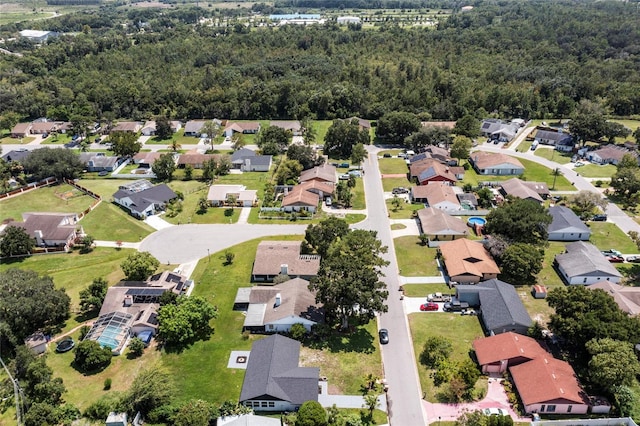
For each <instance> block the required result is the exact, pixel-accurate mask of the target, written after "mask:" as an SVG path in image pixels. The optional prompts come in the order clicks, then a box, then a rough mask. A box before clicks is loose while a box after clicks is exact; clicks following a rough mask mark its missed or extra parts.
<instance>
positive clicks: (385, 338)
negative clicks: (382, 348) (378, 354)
mask: <svg viewBox="0 0 640 426" xmlns="http://www.w3.org/2000/svg"><path fill="white" fill-rule="evenodd" d="M378 338H379V339H380V343H381V344H383V345H386V344H387V343H389V330H387V329H386V328H381V329H380V331H378Z"/></svg>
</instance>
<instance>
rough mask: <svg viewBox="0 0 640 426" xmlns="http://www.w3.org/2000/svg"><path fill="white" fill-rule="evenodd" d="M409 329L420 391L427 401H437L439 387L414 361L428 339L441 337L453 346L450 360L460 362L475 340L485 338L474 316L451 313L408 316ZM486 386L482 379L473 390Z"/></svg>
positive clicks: (467, 355) (429, 371)
mask: <svg viewBox="0 0 640 426" xmlns="http://www.w3.org/2000/svg"><path fill="white" fill-rule="evenodd" d="M409 327H410V329H411V337H412V339H413V350H414V352H415V355H416V363H417V366H418V375H419V376H420V385H421V386H422V391H423V392H425V393H426V400H427V401H430V402H439V401H438V400H437V394H438V392H440V390H441V389H440V388H438V387H436V386H435V385H434V384H433V380H432V379H431V377H430V373H431V370H428V369H427V368H426V367H424V366H423V365H421V364H419V363H418V362H417V358H419V357H420V353H421V352H422V347H423V346H424V342H425V341H426V339H427V337H430V336H442V337H445V338H447V339H448V340H449V341H450V342H451V345H452V346H453V351H452V352H451V357H450V360H451V361H463V360H464V359H466V358H467V357H469V351H470V350H471V349H472V343H473V340H474V339H477V338H480V337H484V334H483V332H482V327H481V326H480V320H479V318H478V317H476V316H471V315H468V316H462V315H458V314H451V313H434V314H424V313H415V314H410V315H409ZM481 387H485V389H486V381H485V379H483V378H481V379H480V380H479V381H478V384H477V385H476V389H478V388H481Z"/></svg>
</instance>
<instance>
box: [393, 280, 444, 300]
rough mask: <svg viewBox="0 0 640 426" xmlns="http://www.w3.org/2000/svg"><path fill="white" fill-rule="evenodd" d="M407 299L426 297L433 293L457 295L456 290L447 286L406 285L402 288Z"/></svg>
mask: <svg viewBox="0 0 640 426" xmlns="http://www.w3.org/2000/svg"><path fill="white" fill-rule="evenodd" d="M402 288H403V290H404V295H405V296H407V297H424V298H425V301H426V297H427V296H428V295H429V294H431V293H443V294H455V292H456V289H455V288H449V286H448V285H446V284H405V285H403V286H402Z"/></svg>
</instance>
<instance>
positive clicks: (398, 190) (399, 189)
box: [391, 186, 409, 195]
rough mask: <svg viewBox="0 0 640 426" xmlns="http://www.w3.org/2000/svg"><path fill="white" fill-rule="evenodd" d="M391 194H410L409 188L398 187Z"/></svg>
mask: <svg viewBox="0 0 640 426" xmlns="http://www.w3.org/2000/svg"><path fill="white" fill-rule="evenodd" d="M391 193H392V194H394V195H395V194H408V193H409V190H408V189H407V188H405V187H402V186H397V187H395V188H393V189H392V190H391Z"/></svg>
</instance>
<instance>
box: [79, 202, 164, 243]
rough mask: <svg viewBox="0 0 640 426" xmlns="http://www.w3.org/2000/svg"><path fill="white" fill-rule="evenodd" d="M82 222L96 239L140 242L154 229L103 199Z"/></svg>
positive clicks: (86, 231)
mask: <svg viewBox="0 0 640 426" xmlns="http://www.w3.org/2000/svg"><path fill="white" fill-rule="evenodd" d="M80 224H81V225H82V228H83V229H84V232H85V233H87V234H89V235H91V236H92V237H93V238H95V239H96V240H106V241H126V242H139V241H141V240H142V239H143V238H145V237H146V236H147V235H149V234H151V233H152V232H154V229H153V228H152V227H150V226H149V225H147V224H146V223H144V222H143V221H141V220H138V219H136V218H134V217H132V216H131V215H129V214H127V212H125V211H124V210H123V209H121V208H120V207H118V206H117V205H115V204H113V203H110V202H109V201H102V203H100V205H99V206H98V207H96V208H95V209H93V211H91V213H89V214H88V215H86V216H85V217H84V218H83V219H82V220H81V221H80Z"/></svg>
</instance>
